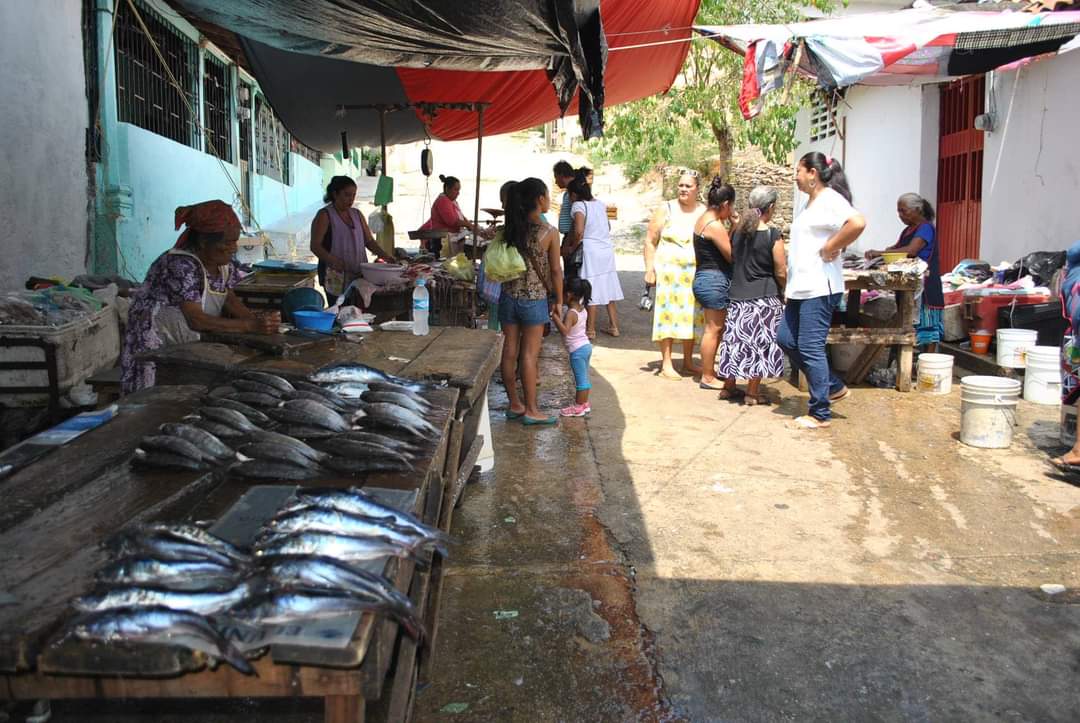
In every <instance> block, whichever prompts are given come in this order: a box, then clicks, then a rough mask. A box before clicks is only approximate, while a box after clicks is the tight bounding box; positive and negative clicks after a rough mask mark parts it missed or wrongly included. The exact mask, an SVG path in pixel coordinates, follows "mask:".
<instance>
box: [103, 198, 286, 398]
mask: <svg viewBox="0 0 1080 723" xmlns="http://www.w3.org/2000/svg"><path fill="white" fill-rule="evenodd" d="M181 226H187V228H186V229H185V230H184V232H183V233H182V234H180V237H179V238H178V239H177V241H176V246H175V247H173V248H172V249H169V250H168V251H166V252H165V253H163V254H162V255H161V256H159V257H158V259H157V260H156V261H155V262H154V263H153V264H151V266H150V270H149V271H147V272H146V280H145V281H144V282H143V284H142V286H141V287H139V290H138V291H137V292H136V293H135V297H134V299H133V301H132V304H131V310H130V312H129V313H128V324H127V331H126V333H125V336H124V344H123V347H122V348H121V350H120V366H121V369H122V371H123V377H122V381H123V389H124V393H125V394H126V393H129V392H134V391H136V390H138V389H142V388H144V387H151V386H153V385H154V373H155V369H154V365H153V364H152V363H149V362H141V361H139V360H138V359H137V358H136V357H137V356H138V355H139V354H140V353H142V352H144V351H148V350H150V349H157V348H158V347H161V346H165V345H168V344H182V343H184V342H189V341H197V340H198V339H199V332H201V331H223V332H234V333H245V332H246V333H256V334H273V333H275V332H276V331H277V328H278V325H279V324H280V323H281V316H280V315H279V314H278V313H276V312H274V313H271V314H255V313H253V312H252V311H251V309H249V308H247V307H246V306H244V302H242V301H240V298H239V297H238V296H237V295H236V294H235V293H233V291H232V288H233V287H234V286H236V284H237V282H239V281H240V277H239V275H238V274H237V270H236V265H235V263H234V262H233V256H235V255H236V242H237V241H238V240H239V238H240V219H238V218H237V217H236V213H235V212H234V211H233V210H232V207H230V206H229V205H228V204H226V203H224V202H222V201H205V202H203V203H197V204H195V205H194V206H181V207H179V208H177V209H176V228H177V229H179V228H180V227H181Z"/></svg>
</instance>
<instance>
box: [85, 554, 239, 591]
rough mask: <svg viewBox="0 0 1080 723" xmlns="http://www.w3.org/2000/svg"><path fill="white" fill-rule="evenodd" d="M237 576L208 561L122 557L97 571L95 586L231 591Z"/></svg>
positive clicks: (228, 568)
mask: <svg viewBox="0 0 1080 723" xmlns="http://www.w3.org/2000/svg"><path fill="white" fill-rule="evenodd" d="M239 574H240V573H239V572H238V571H237V570H236V569H235V568H233V567H230V566H228V565H221V564H218V563H216V562H210V561H209V560H161V559H158V558H156V557H125V558H123V559H120V560H117V561H115V562H111V563H109V564H108V565H106V566H105V567H103V568H102V569H100V570H98V571H97V574H96V575H95V577H96V578H97V580H98V581H99V582H103V583H107V584H109V585H154V586H157V587H167V588H170V589H172V590H208V589H222V588H231V587H233V586H234V585H236V582H237V580H238V579H239Z"/></svg>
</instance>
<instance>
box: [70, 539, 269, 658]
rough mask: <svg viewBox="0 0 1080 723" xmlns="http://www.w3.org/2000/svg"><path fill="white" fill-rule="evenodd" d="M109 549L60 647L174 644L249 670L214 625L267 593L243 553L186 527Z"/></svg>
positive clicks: (115, 544)
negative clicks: (71, 642) (68, 643)
mask: <svg viewBox="0 0 1080 723" xmlns="http://www.w3.org/2000/svg"><path fill="white" fill-rule="evenodd" d="M106 547H107V549H109V550H110V552H111V553H112V558H111V560H110V562H109V563H107V564H106V565H105V566H104V567H103V568H102V569H100V570H99V571H98V572H97V575H96V586H95V587H94V588H93V589H92V590H90V591H88V592H86V593H85V594H83V595H81V596H79V597H77V598H75V599H74V600H73V601H72V607H73V608H74V609H75V610H76V611H77V612H78V614H77V615H76V616H75V617H74V619H73V620H72V621H71V622H70V623H69V625H68V626H67V627H66V629H65V630H64V632H63V633H62V634H61V636H60V641H63V640H67V639H70V638H75V639H79V640H86V641H98V642H106V643H111V642H141V643H157V644H168V645H178V646H181V647H186V648H188V649H190V650H195V651H200V652H203V653H206V654H207V655H209V656H211V657H212V658H215V659H219V660H224V661H226V662H227V663H229V664H230V665H232V666H233V667H235V668H236V669H237V670H240V671H241V672H244V673H252V672H254V671H253V669H252V667H251V665H250V663H248V661H247V660H245V659H244V657H243V655H242V654H241V653H240V652H239V651H238V650H237V649H236V648H235V647H234V645H233V644H232V643H231V642H229V641H228V640H227V639H226V638H225V636H224V635H222V633H221V632H220V631H219V630H218V629H217V628H216V627H215V626H214V624H213V622H212V621H211V616H214V615H221V614H225V613H227V612H228V611H229V610H231V609H232V608H235V607H237V606H239V605H242V604H244V603H245V602H246V601H248V600H250V599H251V598H252V597H254V596H256V595H258V594H259V593H260V592H261V591H262V590H263V589H264V588H265V586H266V584H265V582H263V581H261V580H260V579H259V578H257V577H253V576H252V575H251V569H252V564H251V556H250V555H249V554H248V553H247V552H245V551H244V550H241V549H239V548H238V547H236V546H235V545H233V544H231V543H229V542H227V541H226V540H222V539H220V538H218V537H216V536H214V535H212V534H210V533H209V532H207V531H205V530H203V529H202V528H201V527H197V526H195V525H188V524H175V525H163V524H158V525H143V526H140V527H135V528H132V529H130V530H125V531H124V532H122V533H120V534H118V535H116V536H114V537H113V538H112V539H110V540H109V541H108V542H107V543H106Z"/></svg>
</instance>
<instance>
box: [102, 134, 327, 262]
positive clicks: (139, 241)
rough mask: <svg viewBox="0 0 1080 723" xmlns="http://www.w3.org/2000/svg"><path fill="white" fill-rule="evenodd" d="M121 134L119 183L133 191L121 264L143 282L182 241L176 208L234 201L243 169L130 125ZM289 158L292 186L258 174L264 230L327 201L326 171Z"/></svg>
mask: <svg viewBox="0 0 1080 723" xmlns="http://www.w3.org/2000/svg"><path fill="white" fill-rule="evenodd" d="M116 136H117V146H118V148H117V156H118V169H117V171H118V172H117V176H118V178H117V180H118V182H119V184H120V185H122V186H125V187H127V188H130V190H131V198H130V209H129V210H127V211H126V212H125V214H124V217H123V218H122V219H121V222H120V224H119V232H118V239H117V241H118V244H117V245H118V250H119V259H118V265H119V270H120V273H121V274H122V275H123V276H125V277H127V278H131V279H134V280H136V281H141V280H142V279H143V277H144V276H145V275H146V270H147V269H148V268H149V267H150V264H152V263H153V262H154V260H155V259H156V258H157V257H158V256H160V255H161V254H162V253H163V252H165V251H167V250H168V249H169V248H171V247H172V245H173V244H174V243H175V242H176V237H177V235H178V233H177V231H175V230H174V228H173V218H174V212H175V210H176V207H177V206H185V205H189V204H192V203H198V202H199V201H206V200H210V199H215V198H216V199H221V200H223V201H225V202H226V203H233V202H234V200H235V199H236V191H235V190H234V189H233V186H232V185H231V184H230V183H229V178H230V177H231V178H232V179H233V180H234V182H235V183H236V185H237V187H239V185H240V169H239V167H238V166H235V165H233V164H231V163H225V164H224V169H223V167H222V164H221V163H219V162H218V160H217V159H216V158H215V157H214V156H211V155H209V154H208V153H204V152H202V151H200V150H196V149H194V148H189V147H188V146H185V145H183V144H180V143H177V142H175V141H171V140H169V139H168V138H165V137H163V136H159V135H157V134H154V133H151V132H149V131H146V130H143V129H142V128H139V127H137V126H133V125H131V124H128V123H120V124H118V127H117V134H116ZM289 156H290V163H291V164H292V171H293V179H294V180H293V184H292V185H290V186H286V185H283V184H281V183H279V182H277V181H275V180H273V179H271V178H267V177H265V176H261V175H258V174H254V175H253V176H252V212H253V213H254V214H255V218H256V219H257V220H258V222H259V223H260V224H261V225H262V226H268V225H272V224H273V223H274V222H275V221H278V220H280V219H282V218H284V217H285V216H286V215H287V214H288V213H295V212H297V211H299V210H303V209H305V208H308V207H310V206H311V205H313V204H315V203H318V202H319V201H320V200H322V194H323V171H322V169H321V168H320V167H319V166H317V165H315V164H313V163H311V162H310V161H308V160H307V159H305V158H303V157H302V156H299V155H297V154H294V153H290V154H289ZM233 205H234V206H236V207H239V202H238V201H237V202H236V203H233Z"/></svg>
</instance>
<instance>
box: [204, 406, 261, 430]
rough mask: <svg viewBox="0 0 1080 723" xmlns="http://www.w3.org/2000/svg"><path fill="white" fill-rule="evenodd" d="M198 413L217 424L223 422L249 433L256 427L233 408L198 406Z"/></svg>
mask: <svg viewBox="0 0 1080 723" xmlns="http://www.w3.org/2000/svg"><path fill="white" fill-rule="evenodd" d="M199 414H200V415H201V416H202V417H204V418H206V419H210V420H212V421H215V422H217V423H218V424H225V425H228V426H230V427H232V428H233V429H236V430H238V431H240V432H244V433H250V432H254V431H255V430H257V429H258V427H256V426H255V425H254V424H252V423H251V420H249V419H248V418H247V417H245V416H244V415H243V414H241V413H240V412H238V411H236V410H235V409H228V408H226V407H200V408H199Z"/></svg>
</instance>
